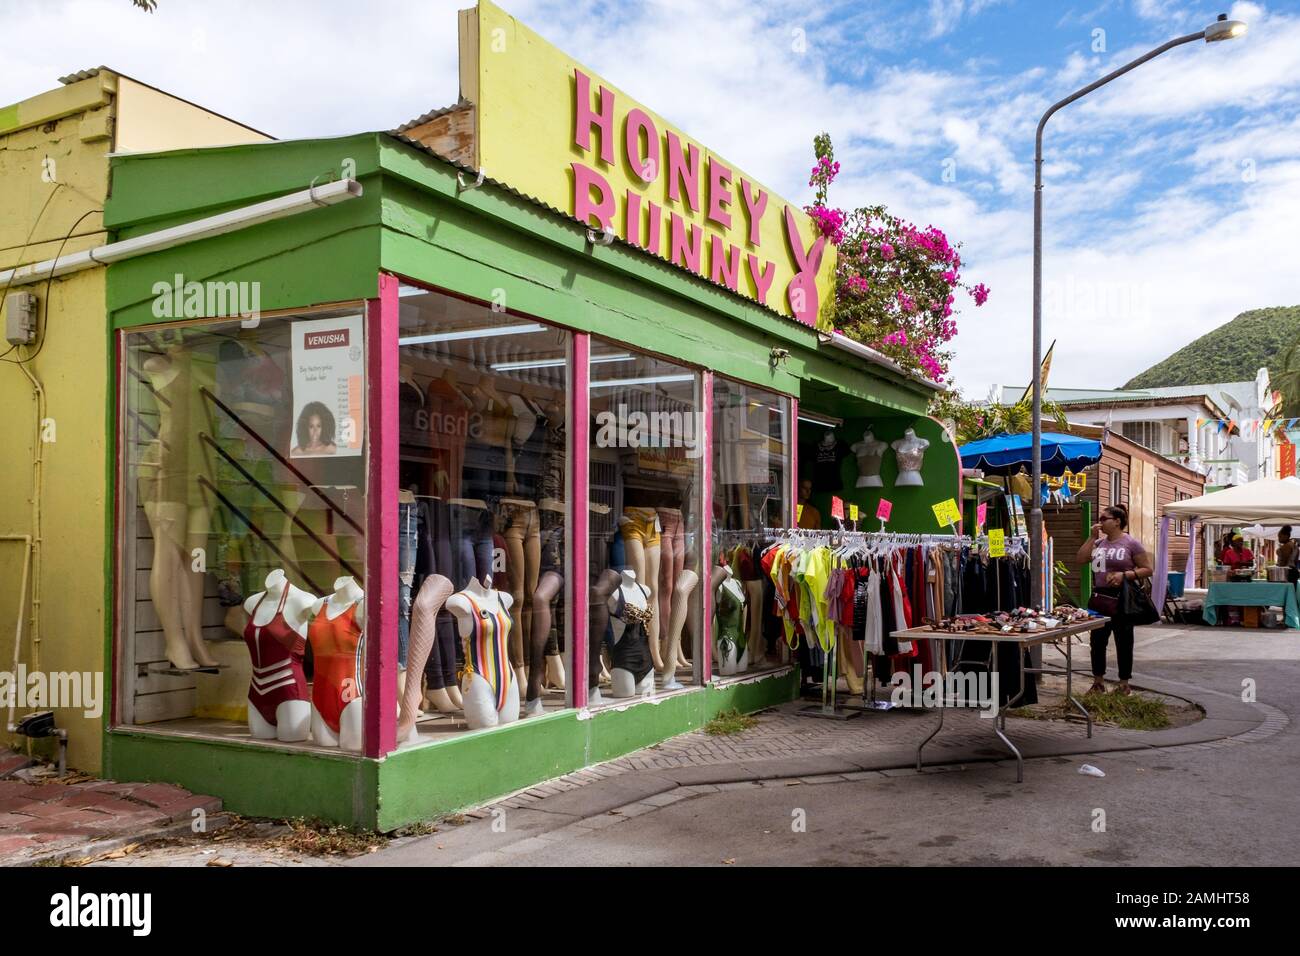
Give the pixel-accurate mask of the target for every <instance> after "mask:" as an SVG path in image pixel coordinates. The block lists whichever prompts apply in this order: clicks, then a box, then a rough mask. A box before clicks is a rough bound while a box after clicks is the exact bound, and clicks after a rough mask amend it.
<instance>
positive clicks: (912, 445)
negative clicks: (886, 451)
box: [893, 428, 930, 486]
mask: <svg viewBox="0 0 1300 956" xmlns="http://www.w3.org/2000/svg"><path fill="white" fill-rule="evenodd" d="M929 447H930V443H929V442H928V441H926V440H925V439H924V438H917V437H916V432H915V431H913V430H912V429H910V428H909V429H908V430H907V431H905V432H903V437H902V438H900V439H899V440H898V441H896V442H894V444H893V449H894V454H895V455H896V456H897V457H898V479H897V480H896V481H895V482H894V484H895V485H911V486H915V485H923V484H925V482H924V481H922V480H921V459H922V458H923V456H924V455H925V450H926V449H927V448H929Z"/></svg>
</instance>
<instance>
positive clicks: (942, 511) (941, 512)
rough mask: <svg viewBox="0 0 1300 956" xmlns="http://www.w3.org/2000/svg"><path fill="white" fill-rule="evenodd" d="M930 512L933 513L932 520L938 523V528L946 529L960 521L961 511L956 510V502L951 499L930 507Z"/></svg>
mask: <svg viewBox="0 0 1300 956" xmlns="http://www.w3.org/2000/svg"><path fill="white" fill-rule="evenodd" d="M930 510H931V511H933V512H934V520H935V521H937V522H939V526H940V527H943V528H946V527H948V526H949V525H954V524H957V523H958V522H959V521H961V511H959V510H958V508H957V502H955V501H953V500H952V499H951V498H949V499H948V500H947V501H941V502H939V503H938V504H937V505H931V506H930Z"/></svg>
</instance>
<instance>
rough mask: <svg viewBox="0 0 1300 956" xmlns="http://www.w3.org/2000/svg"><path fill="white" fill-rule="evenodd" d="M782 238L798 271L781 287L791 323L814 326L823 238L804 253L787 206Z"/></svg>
mask: <svg viewBox="0 0 1300 956" xmlns="http://www.w3.org/2000/svg"><path fill="white" fill-rule="evenodd" d="M785 238H786V241H788V242H789V243H790V251H791V252H792V253H793V254H794V261H795V263H796V264H797V265H798V266H799V271H798V272H796V273H795V274H794V278H792V279H791V280H790V283H789V284H788V285H787V286H786V287H785V297H786V301H788V302H789V303H790V311H791V313H793V315H794V317H795V319H797V320H798V321H800V322H802V323H803V324H804V325H808V326H815V325H816V324H817V306H818V297H817V270H818V269H820V268H821V265H822V255H823V253H825V251H826V237H825V236H818V237H817V241H816V242H814V243H813V244H812V247H811V248H810V249H808V250H807V251H804V247H803V239H802V238H801V237H800V235H799V222H798V220H796V219H795V217H794V213H793V212H792V211H791V209H790V207H789V206H786V207H785Z"/></svg>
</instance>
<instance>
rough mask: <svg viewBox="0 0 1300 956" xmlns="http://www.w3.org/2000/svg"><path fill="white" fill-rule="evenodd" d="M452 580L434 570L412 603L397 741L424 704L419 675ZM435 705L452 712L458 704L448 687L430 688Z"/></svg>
mask: <svg viewBox="0 0 1300 956" xmlns="http://www.w3.org/2000/svg"><path fill="white" fill-rule="evenodd" d="M453 590H455V588H453V587H452V583H451V581H450V580H449V579H447V578H445V577H443V576H442V575H441V574H431V575H429V576H428V577H427V578H425V580H424V583H423V584H421V585H420V593H419V594H418V595H416V598H415V601H414V602H413V603H412V605H411V636H410V643H409V645H408V646H407V652H406V653H407V658H406V673H407V681H406V686H405V687H404V688H403V690H402V706H401V710H400V711H399V713H398V717H397V741H398V743H401V742H402V741H404V740H406V739H407V738H408V737H409V736H410V735H411V731H412V730H413V729H414V728H415V718H416V716H417V711H418V710H419V706H420V680H419V675H420V674H422V673H424V665H425V662H426V661H428V659H429V652H430V651H431V650H432V649H433V645H434V640H435V638H436V631H437V620H438V612H439V611H441V610H442V605H443V604H444V603H445V602H446V600H447V598H449V597H450V596H451V593H452V591H453ZM429 698H430V699H431V700H432V701H433V705H434V706H435V707H436V708H437V709H438V710H439V711H441V712H442V713H444V714H446V713H451V712H452V711H454V710H455V709H456V706H455V705H454V704H453V703H452V702H451V698H450V697H449V696H448V695H447V689H446V688H445V687H439V688H434V689H431V690H430V691H429Z"/></svg>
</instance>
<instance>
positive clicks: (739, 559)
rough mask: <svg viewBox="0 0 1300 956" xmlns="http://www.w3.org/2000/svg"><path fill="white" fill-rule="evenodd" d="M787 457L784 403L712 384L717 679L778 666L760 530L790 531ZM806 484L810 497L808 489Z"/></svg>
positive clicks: (747, 388) (763, 392) (736, 386)
mask: <svg viewBox="0 0 1300 956" xmlns="http://www.w3.org/2000/svg"><path fill="white" fill-rule="evenodd" d="M790 453H791V444H790V400H789V399H788V398H786V397H785V396H784V395H778V394H777V393H776V392H771V391H768V390H767V389H762V388H756V387H754V386H752V385H744V384H741V383H739V382H733V381H730V380H729V379H725V378H721V377H715V378H714V380H713V522H714V524H713V527H714V535H713V537H714V541H713V562H712V565H713V571H712V572H711V575H710V576H711V582H710V584H711V586H712V588H713V608H714V621H713V645H714V647H713V658H714V661H715V666H716V672H717V673H718V674H719V675H720V676H723V677H726V676H730V675H732V674H736V673H739V672H742V671H748V670H753V669H756V668H761V667H764V666H768V665H776V664H779V663H780V621H779V619H778V618H776V617H774V616H773V614H772V607H773V602H774V601H775V593H774V591H773V587H772V582H771V581H770V579H768V578H767V577H766V576H765V575H764V574H763V571H762V566H761V560H762V547H763V544H762V543H763V542H764V541H765V540H766V536H765V535H764V534H763V529H764V528H785V527H789V526H790V523H791V521H790V519H791V514H790V490H789V489H790ZM805 484H806V485H808V486H809V487H808V488H807V489H806V490H807V492H808V494H809V495H810V494H811V491H812V488H811V485H812V482H811V481H808V482H805ZM803 497H806V496H803ZM804 512H805V515H807V514H809V513H810V512H811V505H805V508H804Z"/></svg>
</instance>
